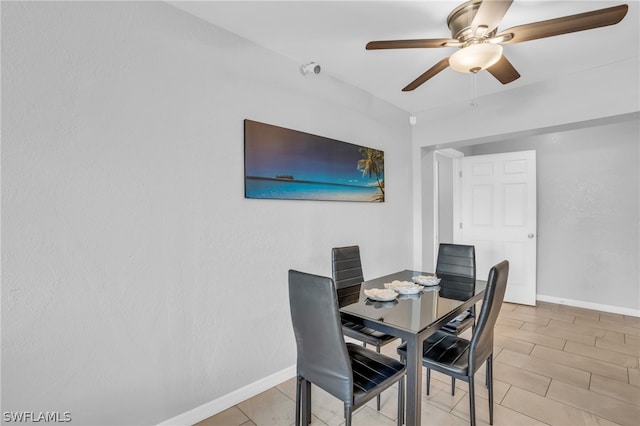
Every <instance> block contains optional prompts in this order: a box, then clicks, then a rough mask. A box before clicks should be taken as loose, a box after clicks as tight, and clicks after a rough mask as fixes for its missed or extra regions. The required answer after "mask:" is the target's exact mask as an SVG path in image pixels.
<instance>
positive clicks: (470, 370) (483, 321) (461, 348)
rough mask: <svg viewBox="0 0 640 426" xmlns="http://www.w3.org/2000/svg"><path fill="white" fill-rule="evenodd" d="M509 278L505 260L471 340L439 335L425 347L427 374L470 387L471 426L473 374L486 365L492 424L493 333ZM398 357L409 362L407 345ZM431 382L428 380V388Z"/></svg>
mask: <svg viewBox="0 0 640 426" xmlns="http://www.w3.org/2000/svg"><path fill="white" fill-rule="evenodd" d="M508 276H509V262H508V261H506V260H504V261H502V262H500V263H499V264H497V265H495V266H494V267H492V268H491V270H490V271H489V278H488V279H487V287H486V289H485V293H484V298H483V299H482V307H481V309H480V315H479V316H478V321H477V324H476V326H475V327H474V330H473V334H472V336H471V340H466V339H463V338H461V337H458V336H454V335H451V334H448V333H445V332H442V331H436V332H435V333H434V334H433V335H431V336H430V337H428V338H427V340H425V342H424V345H423V353H422V365H424V366H425V367H426V368H427V372H428V371H430V370H435V371H439V372H441V373H443V374H446V375H448V376H451V377H452V378H457V379H460V380H463V381H465V382H467V383H469V416H470V422H471V426H475V424H476V411H475V393H474V392H475V384H474V374H475V373H476V371H478V369H480V367H481V366H482V364H483V363H484V362H485V361H486V368H487V377H486V383H487V386H488V388H489V424H491V425H492V424H493V330H494V327H495V324H496V320H497V319H498V314H499V313H500V308H501V307H502V302H503V300H504V292H505V290H506V288H507V278H508ZM398 353H399V354H400V357H401V358H402V359H406V356H407V348H406V345H400V346H399V347H398ZM428 380H429V379H428V378H427V385H428ZM428 393H429V392H428V390H427V394H428Z"/></svg>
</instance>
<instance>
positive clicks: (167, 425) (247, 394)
mask: <svg viewBox="0 0 640 426" xmlns="http://www.w3.org/2000/svg"><path fill="white" fill-rule="evenodd" d="M295 375H296V366H295V365H292V366H291V367H287V368H285V369H284V370H281V371H278V372H277V373H274V374H272V375H270V376H267V377H264V378H262V379H260V380H258V381H256V382H253V383H250V384H248V385H247V386H244V387H242V388H240V389H238V390H235V391H233V392H231V393H228V394H226V395H223V396H221V397H220V398H218V399H214V400H213V401H211V402H207V403H206V404H202V405H201V406H199V407H196V408H194V409H193V410H189V411H187V412H185V413H182V414H179V415H177V416H175V417H173V418H171V419H169V420H165V421H163V422H162V423H159V424H158V426H186V425H193V424H195V423H198V422H200V421H202V420H204V419H206V418H208V417H211V416H213V415H215V414H218V413H219V412H221V411H224V410H226V409H227V408H231V407H233V406H234V405H236V404H239V403H240V402H242V401H245V400H247V399H249V398H251V397H254V396H256V395H257V394H259V393H261V392H264V391H266V390H268V389H271V388H272V387H274V386H277V385H279V384H280V383H282V382H285V381H287V380H289V379H290V378H292V377H295Z"/></svg>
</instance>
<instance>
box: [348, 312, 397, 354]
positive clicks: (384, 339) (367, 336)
mask: <svg viewBox="0 0 640 426" xmlns="http://www.w3.org/2000/svg"><path fill="white" fill-rule="evenodd" d="M342 333H343V334H344V335H345V336H348V337H351V338H352V339H356V340H359V341H361V342H364V343H366V344H369V345H373V346H376V347H382V346H384V345H386V344H387V343H389V342H391V341H393V340H395V339H397V337H395V336H391V335H389V334H384V333H383V332H381V331H376V330H373V329H371V328H367V327H365V326H363V325H361V324H356V323H354V322H351V321H349V320H346V319H344V318H343V319H342Z"/></svg>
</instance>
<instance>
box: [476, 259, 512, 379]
mask: <svg viewBox="0 0 640 426" xmlns="http://www.w3.org/2000/svg"><path fill="white" fill-rule="evenodd" d="M508 277H509V262H508V261H506V260H503V261H502V262H500V263H498V264H497V265H495V266H493V267H492V268H491V270H490V271H489V278H488V279H487V287H486V289H485V292H484V298H483V299H482V308H481V309H480V315H478V321H477V323H476V327H475V329H474V331H473V336H472V337H471V344H470V347H469V368H470V369H471V371H476V370H477V369H478V368H479V367H480V366H481V365H482V363H483V362H484V361H485V360H486V359H487V357H488V356H489V354H491V353H492V352H493V329H494V327H495V325H496V320H497V319H498V314H499V313H500V308H501V307H502V302H503V301H504V292H505V290H506V288H507V278H508Z"/></svg>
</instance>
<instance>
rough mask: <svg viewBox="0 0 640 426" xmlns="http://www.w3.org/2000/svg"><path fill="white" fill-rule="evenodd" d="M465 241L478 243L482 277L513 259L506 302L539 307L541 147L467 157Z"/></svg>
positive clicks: (463, 182) (463, 180)
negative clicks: (538, 175) (538, 172)
mask: <svg viewBox="0 0 640 426" xmlns="http://www.w3.org/2000/svg"><path fill="white" fill-rule="evenodd" d="M461 168H462V176H461V178H460V180H461V188H462V197H461V198H462V201H461V210H462V214H461V215H460V216H459V217H461V218H462V222H461V224H460V226H461V230H460V232H458V233H457V235H458V237H459V238H460V240H459V241H458V242H460V243H461V244H473V245H475V247H476V267H477V275H478V277H480V278H482V279H486V277H487V276H488V274H489V269H490V268H491V266H493V265H495V264H496V263H498V262H500V261H502V260H503V259H507V260H508V261H509V263H510V267H509V281H508V284H507V293H506V295H505V300H506V301H509V302H514V303H523V304H528V305H535V297H536V173H535V171H536V157H535V151H524V152H512V153H506V154H494V155H482V156H471V157H464V158H463V159H462V167H461Z"/></svg>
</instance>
